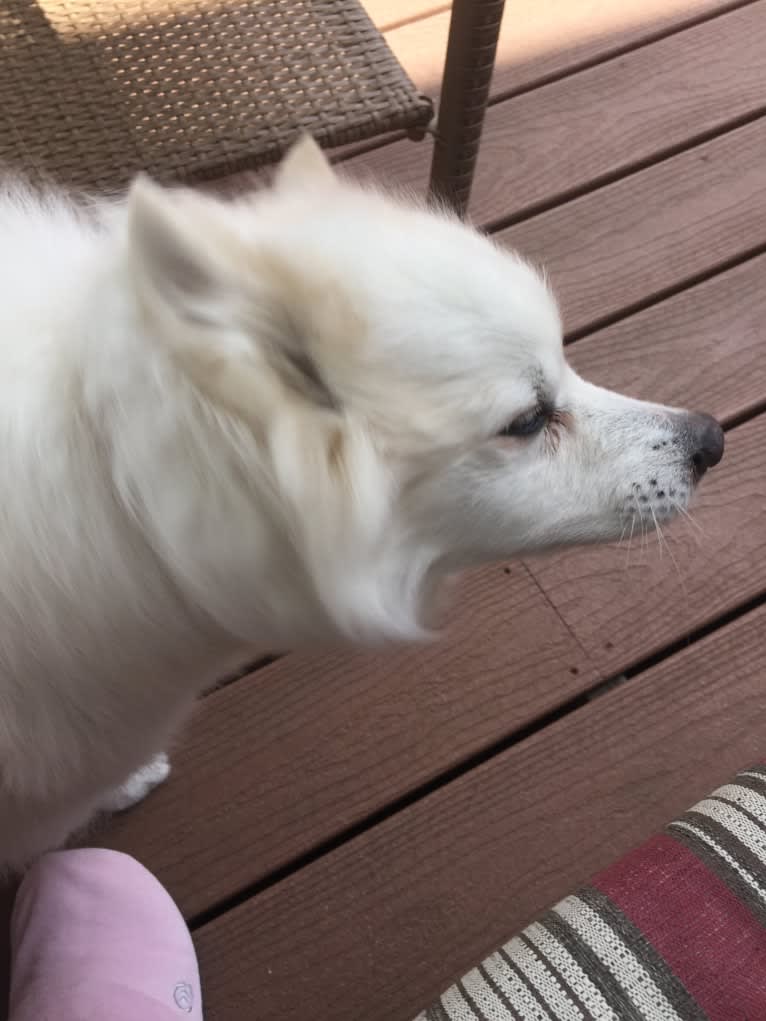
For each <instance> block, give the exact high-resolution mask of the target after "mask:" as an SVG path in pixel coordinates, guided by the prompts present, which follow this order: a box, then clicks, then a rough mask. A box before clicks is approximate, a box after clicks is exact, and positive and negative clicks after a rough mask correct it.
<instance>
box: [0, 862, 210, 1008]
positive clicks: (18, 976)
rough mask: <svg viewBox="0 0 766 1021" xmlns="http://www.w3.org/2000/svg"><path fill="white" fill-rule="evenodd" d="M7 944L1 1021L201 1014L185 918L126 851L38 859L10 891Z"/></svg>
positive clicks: (152, 877)
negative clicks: (7, 1000) (6, 1001)
mask: <svg viewBox="0 0 766 1021" xmlns="http://www.w3.org/2000/svg"><path fill="white" fill-rule="evenodd" d="M11 943H12V964H11V1011H10V1018H9V1021H187V1019H190V1021H202V999H201V996H200V984H199V971H198V968H197V959H196V957H195V954H194V947H193V946H192V941H191V936H190V935H189V931H188V929H187V928H186V925H185V923H184V920H183V918H182V917H181V914H180V912H179V911H178V908H177V907H176V905H175V904H174V903H173V901H172V900H171V898H170V895H169V894H168V893H167V891H166V890H165V889H164V887H162V886H161V885H160V883H159V882H158V881H157V880H156V879H155V878H154V876H152V875H151V873H149V872H147V870H146V869H145V868H144V867H143V866H142V865H139V864H138V862H137V861H135V860H134V859H133V858H131V857H129V856H128V855H126V854H120V853H118V852H117V851H102V850H97V849H93V848H88V849H85V850H76V851H57V852H55V853H53V854H48V855H46V856H45V857H44V858H42V859H41V860H40V861H39V862H38V864H37V865H35V866H34V867H33V868H32V869H31V870H30V872H29V873H28V874H27V876H26V878H25V879H24V881H23V883H22V884H21V888H20V889H19V893H18V897H17V899H16V906H15V908H14V912H13V919H12V922H11Z"/></svg>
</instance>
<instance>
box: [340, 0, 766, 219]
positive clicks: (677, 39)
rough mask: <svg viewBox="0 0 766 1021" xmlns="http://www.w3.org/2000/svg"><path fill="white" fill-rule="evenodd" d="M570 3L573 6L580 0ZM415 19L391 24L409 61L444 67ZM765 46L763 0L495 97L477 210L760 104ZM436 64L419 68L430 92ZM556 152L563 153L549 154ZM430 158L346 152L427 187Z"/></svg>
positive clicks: (366, 172) (581, 175)
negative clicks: (405, 38) (407, 43)
mask: <svg viewBox="0 0 766 1021" xmlns="http://www.w3.org/2000/svg"><path fill="white" fill-rule="evenodd" d="M544 6H545V5H534V10H535V11H540V10H541V9H542V8H543V7H544ZM565 7H566V10H567V11H569V12H570V14H571V15H572V16H574V15H575V14H576V13H577V12H578V10H579V6H578V5H572V4H569V3H567V4H566V5H565ZM513 9H514V10H515V7H514V8H513ZM509 10H511V6H509ZM530 16H531V12H530ZM517 17H518V15H514V19H513V21H514V25H515V26H517V23H516V18H517ZM430 20H434V19H430ZM429 24H430V21H429ZM509 24H510V22H509V21H508V17H507V16H506V20H505V22H504V25H509ZM518 24H519V25H521V26H523V27H522V29H521V32H520V33H519V32H518V31H514V32H513V33H511V32H510V31H509V32H508V33H507V34H508V39H507V44H508V45H511V44H513V46H517V45H521V44H522V43H523V41H524V40H525V39H526V33H527V31H528V26H527V25H525V23H524V21H523V20H519V21H518ZM416 29H417V30H418V31H419V32H422V31H423V29H422V23H419V24H418V25H417V26H409V27H408V28H407V29H406V30H404V29H403V30H401V31H400V32H394V33H390V35H389V37H388V38H389V42H390V43H391V44H392V45H393V46H394V48H395V50H396V51H397V53H398V55H399V56H400V58H401V59H402V60H403V62H404V63H405V66H408V67H409V68H410V71H411V72H412V70H413V68H422V66H424V65H425V64H428V66H429V67H430V66H431V64H433V68H436V67H440V66H441V61H442V59H443V58H442V57H441V56H440V55H434V47H433V45H432V44H428V45H426V44H425V42H424V41H423V40H416V39H415V38H414V37H415V36H416V35H417V33H416ZM445 30H446V29H445ZM402 33H406V34H409V35H411V36H413V39H412V53H411V54H410V53H407V52H405V50H406V48H403V47H402V46H401V45H397V44H398V43H399V42H400V41H401V40H399V38H398V37H399V36H400V35H401V34H402ZM505 35H506V29H505V27H504V30H503V38H501V44H500V54H499V57H498V64H497V68H498V70H497V72H496V81H495V86H494V87H497V86H498V83H499V84H500V85H503V87H510V85H511V82H509V81H507V80H506V79H507V78H508V74H509V73H515V70H516V64H514V63H513V60H512V59H511V58H506V57H504V55H503V52H502V48H503V45H504V42H503V39H504V38H505ZM520 40H521V42H520ZM765 45H766V3H763V2H762V0H760V2H758V3H754V4H750V5H749V6H747V7H744V8H742V9H740V10H737V11H734V12H733V13H731V14H727V15H725V16H722V17H717V18H715V19H713V20H712V21H707V22H705V23H703V24H701V25H699V26H697V27H696V28H691V29H688V30H686V31H684V32H680V33H677V34H675V35H671V36H669V37H668V38H666V39H663V40H662V41H660V42H657V43H654V44H653V45H651V46H645V47H642V48H640V49H638V50H635V51H633V52H630V53H628V54H627V55H625V56H622V57H619V58H615V59H613V60H608V61H607V62H606V63H603V64H598V65H597V66H595V67H593V68H591V69H590V70H586V71H582V72H581V73H579V74H574V75H572V76H570V77H567V78H566V79H564V80H561V81H555V82H553V83H551V84H550V85H548V86H545V87H543V88H538V89H535V90H534V91H533V92H528V93H525V94H524V95H520V96H518V97H517V98H515V99H512V100H508V101H506V102H504V103H500V104H498V105H496V106H494V107H492V108H491V109H490V110H489V111H488V114H487V120H486V124H485V129H484V136H483V141H482V149H481V153H480V157H479V162H478V165H477V169H476V179H475V182H474V192H473V198H472V204H471V215H472V217H473V219H474V220H475V221H477V222H479V223H489V222H491V221H494V220H497V219H498V217H500V216H506V215H510V214H516V213H518V212H520V211H521V210H525V209H527V208H529V207H531V206H534V205H535V204H536V203H540V202H544V201H546V200H549V199H551V198H552V197H553V196H556V195H559V194H564V193H568V192H571V191H572V190H574V189H576V188H578V187H582V186H583V185H584V184H586V183H587V182H589V181H591V180H592V179H594V178H598V177H601V176H603V175H607V174H614V173H616V172H618V171H620V170H621V169H623V168H626V167H629V166H630V165H631V164H635V163H637V162H639V161H642V160H646V159H648V158H650V157H651V156H652V155H654V154H655V153H658V152H661V151H663V150H668V149H670V148H672V147H673V146H675V145H679V144H681V143H682V142H683V141H684V140H685V139H688V138H690V137H692V136H696V135H700V134H703V133H704V132H707V131H711V130H713V129H715V128H716V127H718V126H720V125H722V124H725V123H727V122H731V121H732V120H734V119H735V118H736V117H738V116H742V115H743V114H746V113H748V112H749V111H752V110H754V109H757V108H758V107H759V106H762V105H763V102H764V98H763V68H762V59H761V54H762V53H763V52H764V46H765ZM557 52H560V51H557ZM418 54H419V55H420V56H417V55H418ZM508 59H510V60H511V62H510V63H507V62H505V61H507V60H508ZM433 68H431V70H429V71H428V72H427V73H426V72H425V71H422V70H421V71H420V76H418V74H416V75H415V77H416V79H417V80H418V83H419V85H420V86H421V87H422V88H423V90H424V91H426V92H430V93H433V92H434V86H433V85H429V83H428V80H427V77H428V74H431V73H432V72H433ZM523 83H524V82H523V79H522V81H521V82H520V83H517V84H518V85H519V86H520V85H521V84H523ZM594 96H598V97H599V101H598V102H593V97H594ZM551 153H559V154H561V153H565V154H566V157H565V158H563V159H562V158H560V157H558V158H556V159H551ZM430 159H431V146H430V144H429V143H420V144H417V145H416V144H413V143H412V142H408V141H403V142H397V143H395V144H392V145H389V146H386V147H384V148H383V149H376V150H373V151H372V152H368V153H365V154H363V155H361V156H357V157H355V158H353V159H351V160H348V161H346V163H345V168H346V170H347V171H348V172H350V173H352V174H354V175H355V176H358V177H360V178H362V179H370V178H372V179H377V180H380V181H382V182H387V183H389V184H393V185H395V186H397V187H404V188H407V189H410V190H412V191H415V192H416V193H421V194H422V193H423V192H424V190H425V188H426V185H427V180H428V172H429V168H430Z"/></svg>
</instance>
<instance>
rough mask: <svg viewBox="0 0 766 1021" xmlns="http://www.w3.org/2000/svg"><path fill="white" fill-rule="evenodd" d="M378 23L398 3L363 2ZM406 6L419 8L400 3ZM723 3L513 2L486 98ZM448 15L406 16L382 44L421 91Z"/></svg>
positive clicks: (391, 18) (434, 67)
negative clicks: (405, 21) (391, 51)
mask: <svg viewBox="0 0 766 1021" xmlns="http://www.w3.org/2000/svg"><path fill="white" fill-rule="evenodd" d="M365 6H366V7H367V9H368V12H370V11H371V10H372V12H373V19H374V20H375V19H377V20H378V24H382V25H384V26H386V27H387V26H391V25H395V24H400V23H401V21H402V20H403V16H404V17H406V15H404V10H403V4H402V2H401V0H394V2H393V3H391V2H390V0H367V2H366V3H365ZM407 6H408V7H414V9H421V8H424V7H425V4H424V3H418V4H415V5H411V4H409V5H407ZM733 6H735V4H732V3H731V2H730V0H580V2H578V3H576V4H574V3H572V2H571V0H513V2H512V3H508V4H506V9H505V14H504V16H503V24H502V26H501V29H500V38H499V40H498V47H497V59H496V61H495V73H494V77H493V80H492V92H491V94H492V95H493V96H500V95H505V94H506V93H508V92H512V91H518V90H519V89H528V88H530V87H532V86H533V85H535V84H538V83H540V82H542V81H545V80H548V79H550V78H551V77H553V76H561V75H565V74H568V73H571V72H572V71H573V70H574V69H576V68H578V67H582V66H583V65H584V64H591V63H593V62H594V61H598V60H604V59H607V58H608V57H609V55H610V54H614V53H615V52H622V51H624V50H625V49H627V48H629V47H636V46H641V45H645V44H646V42H647V41H648V40H651V39H652V38H654V37H656V36H657V35H660V34H662V33H666V32H673V31H678V30H679V29H680V28H681V27H683V26H684V25H687V24H689V23H692V24H693V23H694V22H695V21H697V20H698V19H700V18H706V17H711V16H714V15H715V14H717V13H719V12H721V11H726V10H730V9H731V8H732V7H733ZM449 18H450V15H449V12H448V11H445V12H444V13H442V14H435V15H434V16H432V17H425V18H423V17H422V15H421V16H420V17H418V18H415V19H413V21H412V23H410V24H406V25H404V26H403V27H401V28H395V29H390V30H389V31H387V32H386V41H387V42H388V44H389V46H390V47H391V49H392V50H393V51H394V53H395V54H396V56H397V58H398V59H399V62H400V63H401V64H402V66H403V67H404V68H405V69H406V70H407V72H408V74H409V75H410V77H411V78H412V80H413V81H414V82H415V83H416V85H418V87H419V88H420V89H422V91H424V92H427V93H429V94H431V95H436V94H437V93H438V90H439V88H440V85H441V78H442V72H443V68H444V58H445V55H446V51H447V35H448V32H449Z"/></svg>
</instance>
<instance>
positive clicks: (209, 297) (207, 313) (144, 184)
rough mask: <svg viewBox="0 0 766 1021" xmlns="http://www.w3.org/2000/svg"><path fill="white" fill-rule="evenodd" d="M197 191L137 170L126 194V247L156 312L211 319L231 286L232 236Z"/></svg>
mask: <svg viewBox="0 0 766 1021" xmlns="http://www.w3.org/2000/svg"><path fill="white" fill-rule="evenodd" d="M227 240H228V239H226V238H225V237H224V236H223V230H222V227H221V225H220V224H219V223H218V222H217V221H216V217H215V215H214V213H213V212H212V210H211V202H210V200H209V199H206V198H205V197H203V196H199V195H196V194H195V193H193V192H190V191H189V192H187V191H184V192H181V191H173V192H171V191H168V190H167V189H165V188H162V187H160V186H159V185H157V184H155V183H154V182H153V181H151V180H150V179H149V178H148V177H146V176H144V175H141V176H139V177H138V178H137V179H136V180H135V182H134V183H133V186H132V188H131V190H130V193H129V195H128V247H129V259H130V265H131V270H132V273H133V278H134V281H135V283H136V286H137V288H138V290H139V292H140V294H141V297H142V298H143V299H144V300H145V302H146V303H148V304H150V305H151V307H152V310H153V311H154V312H155V313H156V314H157V315H160V316H161V315H166V316H167V315H173V316H175V317H177V318H178V319H181V320H191V321H195V322H200V323H201V322H208V321H209V322H213V321H216V320H217V319H218V318H219V317H220V316H222V315H224V314H225V313H224V311H223V307H224V305H225V304H226V299H227V297H229V296H230V291H231V290H232V287H231V281H230V279H229V276H230V274H229V272H228V266H227V263H228V262H229V261H233V260H232V259H231V253H230V252H228V251H227V248H228V247H230V245H231V241H230V240H228V245H227Z"/></svg>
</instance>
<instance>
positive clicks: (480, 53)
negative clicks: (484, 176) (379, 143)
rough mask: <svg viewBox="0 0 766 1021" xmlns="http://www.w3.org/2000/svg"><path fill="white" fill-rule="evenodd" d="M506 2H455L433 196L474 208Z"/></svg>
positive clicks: (456, 205)
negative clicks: (474, 189) (477, 168)
mask: <svg viewBox="0 0 766 1021" xmlns="http://www.w3.org/2000/svg"><path fill="white" fill-rule="evenodd" d="M504 6H505V0H454V3H453V5H452V16H451V19H450V29H449V39H448V42H447V58H446V61H445V65H444V79H443V82H442V90H441V99H440V101H439V110H438V118H437V128H436V142H435V145H434V156H433V162H432V164H431V181H430V184H429V195H430V196H432V197H435V198H438V199H439V200H441V201H443V202H446V203H447V204H448V205H449V206H451V207H452V208H453V209H454V210H455V211H456V212H457V213H458V215H460V216H464V215H465V212H466V210H467V208H468V199H469V197H470V194H471V185H472V183H473V173H474V168H475V166H476V157H477V156H478V152H479V141H480V139H481V131H482V127H483V124H484V114H485V112H486V108H487V101H488V99H489V86H490V80H491V78H492V71H493V69H494V66H495V54H496V52H497V41H498V37H499V35H500V23H501V21H502V18H503V8H504Z"/></svg>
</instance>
